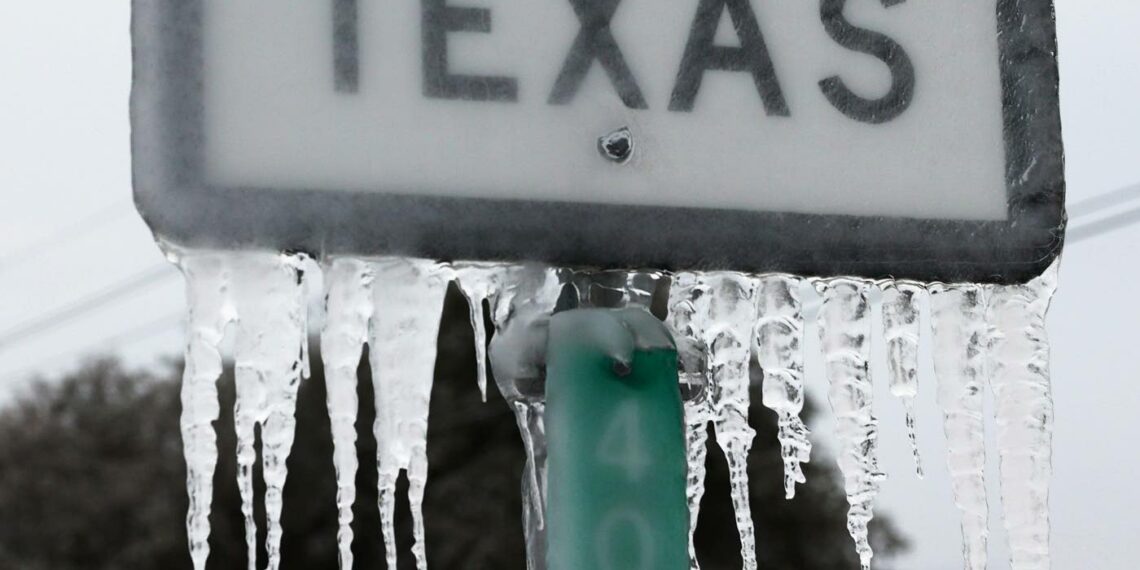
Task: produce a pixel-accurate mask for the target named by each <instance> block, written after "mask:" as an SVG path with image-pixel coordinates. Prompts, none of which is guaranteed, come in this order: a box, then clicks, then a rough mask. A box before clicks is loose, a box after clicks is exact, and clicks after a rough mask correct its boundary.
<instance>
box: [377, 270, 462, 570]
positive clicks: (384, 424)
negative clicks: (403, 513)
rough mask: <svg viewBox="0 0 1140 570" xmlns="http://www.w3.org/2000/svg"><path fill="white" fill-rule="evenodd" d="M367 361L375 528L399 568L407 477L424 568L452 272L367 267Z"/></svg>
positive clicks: (417, 547)
mask: <svg viewBox="0 0 1140 570" xmlns="http://www.w3.org/2000/svg"><path fill="white" fill-rule="evenodd" d="M372 271H373V282H372V304H373V307H374V312H373V315H372V326H371V329H370V331H369V336H368V346H369V360H370V362H371V364H372V382H373V389H374V391H375V395H376V397H375V404H376V422H375V424H374V426H373V432H374V433H375V436H376V470H377V485H378V493H379V507H380V523H381V529H382V532H383V536H384V547H385V555H386V557H387V562H388V568H396V527H395V520H396V479H397V478H398V477H399V475H400V471H401V470H404V471H406V473H407V477H408V503H409V505H410V506H411V511H412V525H413V535H414V537H415V538H414V539H415V542H414V544H413V545H412V553H413V555H414V556H415V559H416V567H417V568H418V569H419V570H427V556H426V553H425V549H424V521H423V498H424V488H425V486H426V484H427V467H428V465H427V429H428V411H429V405H430V403H431V388H432V382H433V380H434V374H435V357H436V341H437V339H438V337H439V322H440V314H441V312H442V310H443V299H444V295H445V294H446V293H447V285H448V283H449V282H450V281H451V277H452V271H451V269H450V268H449V267H447V266H445V265H442V264H439V263H436V262H434V261H428V260H422V259H398V258H392V259H382V260H377V261H375V262H373V263H372Z"/></svg>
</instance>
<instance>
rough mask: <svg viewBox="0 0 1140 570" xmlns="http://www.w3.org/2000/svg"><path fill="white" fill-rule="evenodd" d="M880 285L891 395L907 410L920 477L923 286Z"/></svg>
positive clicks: (917, 470)
mask: <svg viewBox="0 0 1140 570" xmlns="http://www.w3.org/2000/svg"><path fill="white" fill-rule="evenodd" d="M880 287H881V288H882V290H883V301H882V303H883V340H884V341H885V342H886V343H887V365H888V366H887V368H888V371H889V372H890V375H891V377H890V382H891V394H892V395H893V396H894V397H896V398H898V399H899V401H901V402H902V405H903V409H904V410H905V411H906V431H907V438H908V439H909V440H910V449H911V453H912V454H913V455H914V469H915V472H916V473H917V474H918V477H919V478H920V479H921V478H922V476H923V472H922V456H921V454H920V453H919V450H918V433H917V431H918V430H917V428H916V421H915V415H914V399H915V397H916V396H918V345H919V337H920V326H919V307H918V303H919V296H920V295H921V294H922V292H923V291H924V289H923V287H922V286H921V285H919V284H918V283H913V282H909V281H884V282H882V283H880Z"/></svg>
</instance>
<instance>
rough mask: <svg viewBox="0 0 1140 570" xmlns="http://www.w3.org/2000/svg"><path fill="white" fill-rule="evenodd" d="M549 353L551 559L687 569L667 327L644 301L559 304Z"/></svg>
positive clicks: (558, 563) (622, 569)
mask: <svg viewBox="0 0 1140 570" xmlns="http://www.w3.org/2000/svg"><path fill="white" fill-rule="evenodd" d="M546 362H547V372H546V373H547V379H546V382H547V384H546V406H547V408H546V409H547V415H546V432H547V437H548V441H549V448H548V461H549V463H548V468H549V469H548V473H549V475H548V477H549V479H548V488H547V492H548V495H547V496H548V503H547V513H548V516H547V525H548V529H547V530H548V534H547V536H548V554H547V567H548V568H549V570H687V569H688V567H689V559H688V533H689V511H688V506H687V503H686V500H685V478H686V465H685V439H684V427H683V425H684V424H683V411H682V406H681V395H680V391H679V387H678V383H677V350H676V348H675V346H674V345H673V341H672V338H671V337H670V336H669V333H668V332H667V331H666V330H665V328H664V326H663V325H662V324H661V322H660V321H658V320H657V319H655V318H654V317H653V316H652V315H650V314H649V313H648V312H645V311H643V310H641V309H626V310H604V309H588V310H577V311H569V312H565V313H560V314H558V315H555V316H554V317H553V319H552V320H551V323H550V337H549V344H548V347H547V361H546Z"/></svg>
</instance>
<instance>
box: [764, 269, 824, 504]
mask: <svg viewBox="0 0 1140 570" xmlns="http://www.w3.org/2000/svg"><path fill="white" fill-rule="evenodd" d="M801 283H802V280H801V279H799V278H796V277H792V276H790V275H772V276H765V277H762V278H761V280H760V289H759V294H758V295H757V306H758V308H759V310H758V314H757V321H756V335H755V343H756V357H757V360H758V362H759V363H760V367H761V369H763V371H764V387H763V389H764V392H763V394H764V405H765V406H767V407H768V408H769V409H771V410H772V411H774V412H776V414H777V416H778V430H779V431H778V436H779V439H780V455H781V457H782V459H783V461H784V494H785V496H786V497H787V498H789V499H791V498H793V497H795V496H796V483H803V482H805V481H806V479H805V478H804V472H803V467H802V464H804V463H807V462H808V461H809V460H811V440H809V439H808V433H809V432H808V428H807V426H806V425H804V422H803V420H802V419H800V412H801V411H802V410H803V407H804V354H803V348H802V347H803V335H804V322H803V312H802V308H801V304H800V298H799V288H800V284H801Z"/></svg>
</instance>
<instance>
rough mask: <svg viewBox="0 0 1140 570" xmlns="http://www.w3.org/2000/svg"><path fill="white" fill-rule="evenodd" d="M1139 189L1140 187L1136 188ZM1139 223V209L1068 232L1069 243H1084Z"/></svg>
mask: <svg viewBox="0 0 1140 570" xmlns="http://www.w3.org/2000/svg"><path fill="white" fill-rule="evenodd" d="M1138 188H1140V187H1138ZM1137 222H1140V207H1136V208H1133V209H1131V210H1127V211H1125V212H1121V213H1119V214H1116V215H1114V216H1109V217H1107V218H1104V219H1101V220H1097V221H1096V222H1093V223H1088V224H1084V225H1083V226H1080V227H1076V228H1073V229H1071V230H1069V234H1068V238H1067V239H1068V241H1069V243H1076V242H1079V241H1084V240H1086V239H1089V238H1094V237H1097V236H1099V235H1102V234H1106V233H1108V232H1111V231H1114V230H1119V229H1121V228H1125V227H1128V226H1131V225H1132V224H1135V223H1137Z"/></svg>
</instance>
